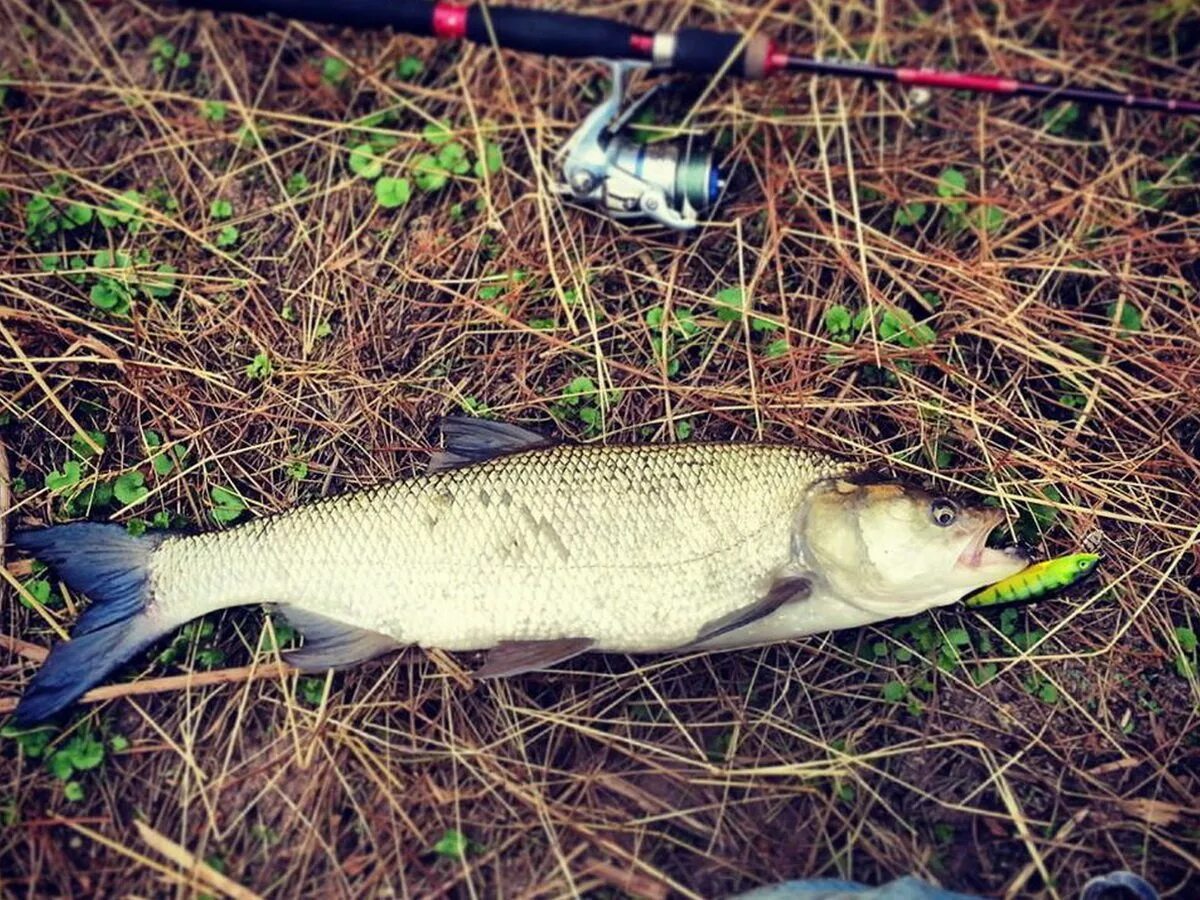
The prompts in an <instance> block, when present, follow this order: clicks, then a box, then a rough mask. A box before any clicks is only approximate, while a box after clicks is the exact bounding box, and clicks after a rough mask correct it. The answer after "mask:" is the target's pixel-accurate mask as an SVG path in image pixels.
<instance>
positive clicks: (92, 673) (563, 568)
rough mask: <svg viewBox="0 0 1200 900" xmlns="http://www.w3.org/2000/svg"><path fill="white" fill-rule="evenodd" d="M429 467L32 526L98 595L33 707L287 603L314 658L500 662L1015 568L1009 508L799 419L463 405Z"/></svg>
mask: <svg viewBox="0 0 1200 900" xmlns="http://www.w3.org/2000/svg"><path fill="white" fill-rule="evenodd" d="M441 431H442V437H443V443H444V446H443V448H442V449H440V450H438V451H437V452H435V453H434V454H433V455H432V457H431V459H430V461H429V465H428V468H427V469H426V471H425V472H423V473H422V474H419V475H416V476H413V477H411V478H406V479H402V480H399V481H395V482H391V483H386V484H382V485H380V486H377V487H373V488H367V489H365V490H360V491H356V492H350V493H346V494H342V495H339V496H334V497H330V498H325V499H321V500H318V501H315V502H312V503H308V504H301V505H299V506H296V507H294V508H292V509H290V510H287V511H285V512H281V513H278V514H275V515H269V516H263V517H260V518H256V519H251V520H249V521H247V522H245V523H243V524H239V525H236V526H233V527H229V528H226V529H222V530H215V531H209V532H202V533H198V534H177V533H169V532H168V533H162V532H145V533H143V534H141V535H137V536H135V535H133V534H130V533H129V532H128V531H127V530H126V529H124V528H123V527H121V526H120V525H118V524H115V523H101V522H74V523H67V524H63V525H55V526H50V527H47V528H42V529H35V530H29V531H23V532H20V533H18V534H16V535H14V536H13V544H14V546H16V547H17V548H18V549H19V550H21V551H23V552H26V553H30V554H32V555H34V556H36V557H37V558H38V559H40V560H41V561H42V562H44V563H46V564H47V565H49V566H52V567H54V569H55V570H56V572H57V574H58V577H59V578H61V579H62V580H63V581H64V582H65V583H66V584H67V585H68V586H69V587H71V588H72V589H74V590H76V591H78V592H80V593H82V594H84V595H86V596H87V597H88V598H89V599H90V600H91V603H90V605H89V606H88V607H87V609H86V610H85V611H84V612H83V613H82V615H80V616H79V618H78V619H77V621H76V623H75V625H74V628H73V630H72V634H71V639H70V640H69V641H66V642H60V643H58V644H56V645H55V646H54V647H53V648H52V649H51V651H50V653H49V655H48V657H47V659H46V660H45V662H44V663H43V665H42V667H41V668H40V669H39V670H38V672H37V673H36V674H35V675H34V676H33V678H32V679H31V681H30V683H29V685H28V686H27V688H26V690H25V692H24V694H23V696H22V698H21V699H20V701H19V704H18V706H17V709H16V711H15V717H16V720H17V721H18V723H20V724H23V725H27V724H33V723H36V722H39V721H42V720H44V719H46V718H49V717H50V716H53V715H55V714H56V713H58V712H59V711H61V710H63V709H65V708H66V707H68V706H70V705H71V704H72V703H74V701H75V700H77V699H78V698H79V697H80V696H81V695H82V694H84V693H85V692H86V691H87V690H88V689H89V688H91V687H92V686H93V685H95V684H98V683H99V682H101V681H102V680H104V679H105V678H107V677H108V676H109V675H110V674H111V673H112V672H113V671H114V670H115V669H117V668H118V667H119V666H121V665H122V664H124V663H125V662H127V661H128V660H130V659H132V658H133V657H135V656H136V655H137V654H138V653H140V652H141V651H143V650H145V649H146V648H147V647H149V646H150V645H151V644H152V643H154V642H155V641H156V640H158V639H159V638H160V637H162V636H164V635H166V634H168V633H170V632H172V631H173V630H175V629H177V628H178V627H180V626H181V625H183V624H185V623H187V622H189V621H191V620H193V619H195V618H197V617H200V616H203V615H206V614H209V613H213V612H216V611H218V610H222V609H227V608H230V607H235V606H244V605H248V604H261V603H266V604H271V605H272V606H273V608H274V609H275V610H277V611H278V612H279V613H280V614H282V615H283V617H284V618H285V619H286V620H287V621H288V623H289V624H290V625H292V626H293V627H294V628H295V629H296V631H298V632H299V633H300V634H301V635H302V636H303V637H304V643H303V645H302V646H301V647H299V648H298V649H295V650H289V651H287V652H286V653H285V659H286V660H287V662H289V663H291V664H292V665H293V666H294V667H296V668H297V669H300V670H302V671H324V670H327V669H337V668H344V667H347V666H352V665H355V664H357V663H361V662H363V661H365V660H368V659H372V658H374V657H378V656H381V655H383V654H386V653H390V652H392V651H395V650H398V649H400V648H402V647H406V646H419V647H424V648H439V649H442V650H448V651H478V650H484V651H487V655H486V657H485V659H484V661H483V663H482V665H481V666H480V668H479V669H478V670H477V671H476V672H475V674H476V676H478V677H479V678H498V677H504V676H511V675H517V674H520V673H523V672H529V671H536V670H541V669H546V668H549V667H552V666H554V665H557V664H560V663H562V662H565V661H566V660H569V659H571V658H572V657H574V656H576V655H578V654H580V653H584V652H588V651H605V652H620V653H660V652H686V651H693V650H712V649H722V648H723V647H735V646H746V645H750V644H754V643H763V642H773V641H777V640H785V639H789V638H792V637H798V636H800V635H804V634H812V633H815V632H821V631H830V630H834V629H838V628H847V627H853V626H857V625H863V624H867V623H871V622H877V621H881V620H884V619H889V618H894V617H897V616H908V615H912V614H915V613H917V612H921V611H923V610H925V609H929V608H931V607H933V606H940V605H946V604H948V603H951V602H954V601H956V600H957V599H959V598H961V597H962V596H963V595H964V594H965V593H967V592H969V591H972V590H975V589H977V588H979V587H981V586H983V585H986V584H991V583H992V582H995V581H997V580H999V579H1002V578H1005V577H1007V576H1009V575H1011V574H1014V573H1015V572H1016V571H1018V570H1019V569H1021V568H1024V566H1025V564H1026V561H1025V559H1024V558H1023V557H1022V556H1021V555H1020V554H1019V553H1018V552H1016V551H1015V550H1014V549H1011V548H1010V549H1009V550H996V549H992V548H989V547H987V546H986V541H987V538H988V535H989V533H990V532H991V531H992V530H993V529H994V528H995V527H996V525H998V524H999V522H1000V517H1001V515H1002V514H1001V513H1000V512H999V511H998V510H995V509H987V508H984V507H972V506H968V505H964V504H961V503H958V502H956V501H955V500H953V499H951V498H947V497H935V496H932V495H930V494H929V493H927V492H925V491H923V490H920V489H918V488H915V487H910V486H907V485H903V484H900V483H898V482H888V481H881V480H880V479H878V478H874V477H872V476H871V474H870V472H869V471H867V470H866V468H865V467H864V466H863V465H861V464H857V463H855V462H853V461H847V460H841V459H836V458H834V457H831V456H828V455H825V454H822V453H816V452H813V451H810V450H808V449H805V448H802V447H799V446H795V445H792V444H786V443H736V442H735V443H701V442H696V443H680V444H650V445H646V444H628V445H624V444H613V445H602V444H578V443H571V442H561V441H554V440H552V439H549V438H547V437H545V436H543V435H541V434H539V433H536V432H533V431H530V430H528V429H525V428H522V427H520V426H518V425H515V424H512V423H506V422H497V421H492V420H486V419H475V418H469V417H461V416H454V417H450V418H448V419H444V420H443V421H442V425H441Z"/></svg>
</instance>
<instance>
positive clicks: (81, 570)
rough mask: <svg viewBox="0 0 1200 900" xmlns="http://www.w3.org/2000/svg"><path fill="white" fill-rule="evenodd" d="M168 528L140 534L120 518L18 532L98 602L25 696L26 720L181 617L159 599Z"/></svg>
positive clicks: (22, 715)
mask: <svg viewBox="0 0 1200 900" xmlns="http://www.w3.org/2000/svg"><path fill="white" fill-rule="evenodd" d="M163 539H164V536H163V535H161V534H154V535H141V536H134V535H132V534H130V533H129V532H127V531H126V530H125V529H124V528H122V527H121V526H120V525H112V524H104V523H99V522H74V523H71V524H69V525H56V526H52V527H50V528H42V529H38V530H36V531H25V532H20V533H18V534H15V535H13V537H12V543H13V545H14V546H15V547H16V548H17V549H19V550H23V551H25V552H27V553H31V554H33V555H34V556H36V557H37V558H38V559H40V560H41V561H42V562H44V563H46V564H47V565H50V566H52V567H54V569H55V570H56V572H57V573H58V576H59V578H61V579H62V580H63V581H65V582H66V583H67V585H68V586H69V587H70V588H72V589H73V590H75V591H78V592H80V593H82V594H86V595H87V596H88V597H89V598H90V599H91V601H92V602H91V605H90V606H89V607H88V608H87V610H86V611H84V613H83V615H81V616H80V617H79V619H78V620H77V621H76V623H75V627H74V628H73V629H72V631H71V640H69V641H64V642H62V643H59V644H56V645H55V646H54V648H53V649H52V650H51V651H50V655H49V656H48V657H47V658H46V661H45V662H44V663H42V667H41V668H40V669H39V670H38V672H37V674H36V675H34V676H33V680H32V681H31V682H30V683H29V687H28V688H27V689H26V691H25V694H24V695H23V696H22V697H21V700H20V703H19V704H18V705H17V709H16V712H15V717H16V721H17V723H18V724H20V725H31V724H34V723H36V722H40V721H42V720H43V719H47V718H49V717H50V716H52V715H54V714H55V713H57V712H59V711H60V710H62V709H64V708H65V707H67V706H69V705H70V704H72V703H73V702H74V701H75V700H77V699H78V698H79V697H80V696H81V695H83V694H84V693H85V692H86V691H87V690H88V689H89V688H91V687H92V686H93V685H95V684H96V683H97V682H99V681H100V680H101V679H103V678H104V677H105V676H107V675H108V674H109V673H110V672H112V671H113V670H114V669H116V668H117V667H119V666H120V665H122V664H123V663H125V662H126V661H128V660H129V659H130V658H131V657H133V656H134V655H135V654H136V653H137V652H138V651H140V650H142V649H143V648H145V647H146V646H147V645H149V644H150V643H152V642H153V641H154V640H155V639H156V638H158V637H160V636H161V635H163V634H165V633H166V632H167V631H169V630H170V629H171V628H173V627H175V626H176V625H178V624H180V623H178V622H175V621H167V620H166V619H165V618H164V617H163V616H162V615H161V614H159V612H158V611H157V610H156V609H155V607H154V606H153V603H152V601H153V597H152V591H151V579H150V560H151V556H152V554H153V553H154V551H155V550H156V549H157V548H158V546H159V544H161V543H162V541H163Z"/></svg>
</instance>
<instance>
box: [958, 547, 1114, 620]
mask: <svg viewBox="0 0 1200 900" xmlns="http://www.w3.org/2000/svg"><path fill="white" fill-rule="evenodd" d="M1099 561H1100V554H1098V553H1075V554H1072V555H1071V556H1060V557H1059V558H1058V559H1048V560H1045V561H1044V562H1040V563H1034V564H1033V565H1032V566H1030V567H1029V568H1027V569H1022V570H1021V571H1020V572H1018V573H1017V574H1016V575H1010V576H1009V577H1008V578H1005V579H1004V580H1003V581H997V582H996V583H995V584H990V585H988V586H987V587H985V588H984V589H983V590H981V591H976V592H975V593H974V594H972V595H971V596H969V597H967V598H966V599H965V600H964V601H963V603H965V604H966V605H967V606H975V607H978V606H996V605H997V604H1000V603H1018V602H1020V601H1022V600H1036V599H1038V598H1039V597H1044V596H1045V595H1046V594H1048V593H1050V592H1051V591H1057V590H1062V589H1063V588H1065V587H1069V586H1070V585H1072V584H1074V583H1075V582H1077V581H1079V580H1080V579H1081V578H1083V577H1084V576H1085V575H1087V574H1089V573H1090V572H1091V571H1092V570H1093V569H1095V568H1096V563H1098V562H1099Z"/></svg>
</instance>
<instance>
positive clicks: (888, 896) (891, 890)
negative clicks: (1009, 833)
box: [731, 876, 978, 900]
mask: <svg viewBox="0 0 1200 900" xmlns="http://www.w3.org/2000/svg"><path fill="white" fill-rule="evenodd" d="M843 897H845V898H857V900H978V898H976V897H972V896H970V895H968V894H958V893H955V892H953V891H946V890H943V889H942V888H939V887H934V886H933V885H932V884H928V883H926V882H924V881H921V880H920V879H918V878H913V877H912V876H905V877H904V878H897V879H896V880H895V881H890V882H888V883H887V884H884V885H880V886H879V887H868V886H867V885H865V884H859V883H857V882H854V881H839V880H838V879H836V878H810V879H807V880H805V881H784V882H782V883H780V884H772V885H768V886H766V887H761V888H756V889H755V890H753V891H750V892H749V893H747V894H738V895H737V897H736V898H731V900H841V898H843Z"/></svg>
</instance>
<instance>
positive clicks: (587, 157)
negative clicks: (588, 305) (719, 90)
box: [555, 62, 725, 230]
mask: <svg viewBox="0 0 1200 900" xmlns="http://www.w3.org/2000/svg"><path fill="white" fill-rule="evenodd" d="M610 65H611V66H612V73H613V79H612V92H611V93H610V94H609V95H608V96H607V97H605V98H604V100H603V101H602V102H601V103H600V105H599V106H597V107H596V108H595V109H593V110H592V111H591V112H590V113H589V114H588V117H587V118H586V119H584V120H583V124H581V125H580V126H579V128H577V129H576V130H575V132H574V134H572V135H571V138H570V140H568V141H567V143H566V144H565V145H564V146H563V150H562V153H563V156H564V157H565V158H564V160H563V164H562V172H561V180H560V182H559V183H558V184H557V185H556V186H555V189H556V190H557V191H558V192H559V193H560V194H563V195H565V196H569V197H571V198H572V199H575V200H577V201H580V202H582V203H587V204H590V205H593V206H596V207H598V208H599V209H601V210H603V211H604V212H605V213H606V214H608V215H609V216H611V217H612V218H614V219H634V218H648V219H652V220H654V221H655V222H658V223H659V224H660V225H666V226H667V227H669V228H676V229H679V230H687V229H690V228H695V227H696V225H697V224H698V222H699V217H700V214H701V213H705V212H708V211H709V210H712V209H713V208H715V207H716V205H717V201H718V200H719V199H720V197H721V194H722V193H723V192H724V190H725V177H724V175H723V174H722V173H721V170H720V167H719V166H718V165H717V163H716V161H715V158H714V156H713V152H712V147H711V144H710V142H709V141H707V140H706V139H704V138H701V137H696V136H694V135H689V136H686V137H682V138H674V139H672V140H665V141H657V142H655V143H652V144H641V143H638V142H637V141H635V140H633V138H632V137H631V136H630V134H629V133H628V131H627V129H626V126H627V125H628V123H629V121H630V120H631V119H632V118H633V116H635V115H636V114H637V112H638V110H640V109H641V108H642V107H643V106H644V105H645V104H646V103H647V102H648V101H649V100H650V99H651V98H652V97H653V96H654V93H655V91H657V90H658V88H657V87H656V88H654V89H653V90H651V91H650V92H648V93H647V94H646V95H645V96H643V97H641V98H640V99H639V100H638V101H637V102H636V103H634V104H633V105H632V106H630V107H629V109H628V110H626V111H625V113H624V114H621V113H620V109H621V105H622V102H623V101H624V98H625V82H626V78H627V76H628V74H629V70H630V69H631V68H632V67H633V66H634V65H635V64H632V63H627V62H611V63H610Z"/></svg>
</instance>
